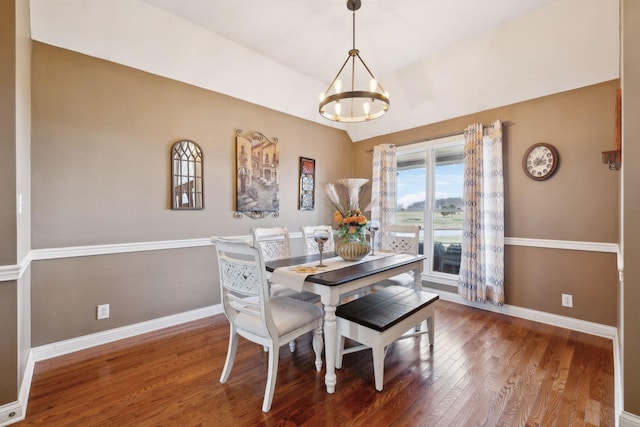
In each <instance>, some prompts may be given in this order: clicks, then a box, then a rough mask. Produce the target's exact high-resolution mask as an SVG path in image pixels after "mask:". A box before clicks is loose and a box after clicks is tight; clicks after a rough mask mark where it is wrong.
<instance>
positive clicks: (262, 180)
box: [234, 129, 280, 218]
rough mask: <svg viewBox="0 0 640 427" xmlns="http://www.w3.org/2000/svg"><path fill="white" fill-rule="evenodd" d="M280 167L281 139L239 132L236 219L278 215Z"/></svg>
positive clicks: (237, 132) (237, 142)
mask: <svg viewBox="0 0 640 427" xmlns="http://www.w3.org/2000/svg"><path fill="white" fill-rule="evenodd" d="M279 164H280V157H279V153H278V138H272V139H269V138H267V137H266V136H264V135H263V134H262V133H260V132H247V133H242V130H241V129H238V130H236V212H235V214H234V216H235V217H236V218H241V217H242V215H243V214H244V215H247V216H249V217H251V218H264V217H265V216H267V214H271V215H272V216H274V217H277V216H278V215H279V207H280V199H279V196H278V191H279V179H280V177H279V174H278V168H279Z"/></svg>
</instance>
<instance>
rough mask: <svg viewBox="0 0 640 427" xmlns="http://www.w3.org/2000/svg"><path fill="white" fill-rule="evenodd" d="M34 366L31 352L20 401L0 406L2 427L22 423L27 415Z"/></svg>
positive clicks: (0, 423) (28, 357) (19, 396)
mask: <svg viewBox="0 0 640 427" xmlns="http://www.w3.org/2000/svg"><path fill="white" fill-rule="evenodd" d="M34 366H35V361H34V359H33V352H31V351H30V352H29V356H27V364H26V366H25V370H24V375H23V376H22V383H21V384H20V392H19V394H18V400H17V401H16V402H11V403H8V404H6V405H2V406H0V427H3V426H8V425H9V424H13V423H16V422H18V421H21V420H23V419H24V417H25V415H26V414H27V404H28V403H29V391H30V390H31V380H32V379H33V368H34Z"/></svg>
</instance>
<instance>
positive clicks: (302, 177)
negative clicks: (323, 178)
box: [298, 157, 316, 211]
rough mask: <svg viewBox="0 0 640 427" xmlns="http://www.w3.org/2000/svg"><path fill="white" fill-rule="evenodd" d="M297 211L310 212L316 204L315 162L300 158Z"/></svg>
mask: <svg viewBox="0 0 640 427" xmlns="http://www.w3.org/2000/svg"><path fill="white" fill-rule="evenodd" d="M299 166H300V169H299V171H300V174H299V192H298V194H299V197H298V209H299V210H301V211H312V210H314V209H315V204H316V161H315V160H314V159H310V158H308V157H300V165H299Z"/></svg>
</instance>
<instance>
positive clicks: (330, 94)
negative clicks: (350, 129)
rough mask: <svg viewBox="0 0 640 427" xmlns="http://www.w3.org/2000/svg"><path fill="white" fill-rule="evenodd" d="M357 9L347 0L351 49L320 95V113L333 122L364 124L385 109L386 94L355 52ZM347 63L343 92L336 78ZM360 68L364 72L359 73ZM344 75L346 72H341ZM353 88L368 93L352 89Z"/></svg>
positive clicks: (357, 0)
mask: <svg viewBox="0 0 640 427" xmlns="http://www.w3.org/2000/svg"><path fill="white" fill-rule="evenodd" d="M360 6H361V3H360V0H347V9H349V10H351V11H352V12H353V49H351V50H350V51H349V54H348V56H347V59H346V60H345V61H344V64H342V67H340V71H338V74H336V76H335V77H334V79H333V81H332V82H331V84H330V85H329V87H328V88H327V90H326V91H325V92H324V93H321V94H320V108H319V111H320V114H321V115H322V117H324V118H327V119H329V120H333V121H336V122H345V123H356V122H365V121H369V120H373V119H377V118H378V117H381V116H382V115H384V114H385V113H386V112H387V111H388V110H389V104H390V103H389V94H388V93H387V92H385V91H384V89H382V86H380V83H378V80H376V78H375V77H374V76H373V73H372V72H371V70H369V67H367V64H365V63H364V61H363V60H362V58H361V57H360V52H359V51H358V49H356V10H358V9H360ZM356 59H357V60H358V61H359V62H357V61H356ZM349 62H351V85H350V90H348V91H343V88H342V85H343V83H342V80H341V77H340V75H341V74H342V72H343V70H344V69H345V67H346V65H347V64H348V63H349ZM356 66H358V67H359V69H360V70H361V73H360V74H358V76H356ZM363 68H364V70H366V73H364V70H362V69H363ZM345 74H348V73H347V72H345ZM356 77H358V79H356ZM347 78H348V75H347ZM367 80H368V82H367ZM356 87H360V88H363V89H368V90H362V89H360V90H356Z"/></svg>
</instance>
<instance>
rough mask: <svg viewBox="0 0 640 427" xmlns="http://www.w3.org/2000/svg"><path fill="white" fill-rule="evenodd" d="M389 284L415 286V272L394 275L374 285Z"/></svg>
mask: <svg viewBox="0 0 640 427" xmlns="http://www.w3.org/2000/svg"><path fill="white" fill-rule="evenodd" d="M387 286H405V287H407V286H408V287H411V286H413V274H411V273H402V274H398V275H396V276H393V277H389V278H388V279H385V280H381V281H379V282H377V283H376V284H375V285H373V287H374V288H376V289H380V288H386V287H387Z"/></svg>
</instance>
